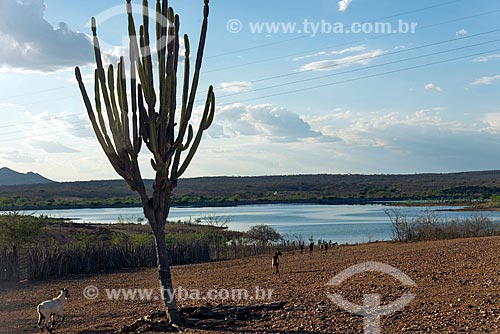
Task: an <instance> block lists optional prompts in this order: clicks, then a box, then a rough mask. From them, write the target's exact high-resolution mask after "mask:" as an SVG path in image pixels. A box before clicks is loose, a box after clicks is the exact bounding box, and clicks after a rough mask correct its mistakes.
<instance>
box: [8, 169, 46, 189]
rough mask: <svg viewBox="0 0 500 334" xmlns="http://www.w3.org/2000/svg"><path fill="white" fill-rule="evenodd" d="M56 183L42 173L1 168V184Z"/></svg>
mask: <svg viewBox="0 0 500 334" xmlns="http://www.w3.org/2000/svg"><path fill="white" fill-rule="evenodd" d="M47 183H54V181H52V180H49V179H47V178H45V177H43V176H41V175H40V174H37V173H33V172H28V173H26V174H24V173H19V172H16V171H15V170H12V169H10V168H7V167H3V168H0V186H13V185H29V184H47Z"/></svg>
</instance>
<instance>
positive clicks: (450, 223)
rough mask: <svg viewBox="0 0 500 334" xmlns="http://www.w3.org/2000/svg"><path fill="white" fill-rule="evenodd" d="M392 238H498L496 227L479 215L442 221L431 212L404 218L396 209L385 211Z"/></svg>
mask: <svg viewBox="0 0 500 334" xmlns="http://www.w3.org/2000/svg"><path fill="white" fill-rule="evenodd" d="M386 214H387V216H388V217H389V219H390V221H391V223H392V231H393V239H394V240H395V241H399V242H414V241H432V240H446V239H458V238H475V237H485V236H496V235H500V224H498V223H495V222H493V221H492V220H491V219H490V218H488V217H484V216H482V215H474V216H471V217H465V218H443V217H440V216H438V215H437V214H435V213H434V212H431V211H426V212H425V213H424V214H423V215H421V216H418V217H415V218H408V217H406V216H404V215H402V214H401V212H400V211H399V210H398V209H391V210H386Z"/></svg>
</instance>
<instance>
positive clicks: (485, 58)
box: [472, 54, 500, 63]
mask: <svg viewBox="0 0 500 334" xmlns="http://www.w3.org/2000/svg"><path fill="white" fill-rule="evenodd" d="M498 58H500V54H495V55H490V56H481V57H477V58H474V59H473V60H472V61H473V62H475V63H486V62H488V61H490V60H493V59H498Z"/></svg>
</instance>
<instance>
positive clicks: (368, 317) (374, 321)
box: [326, 262, 417, 334]
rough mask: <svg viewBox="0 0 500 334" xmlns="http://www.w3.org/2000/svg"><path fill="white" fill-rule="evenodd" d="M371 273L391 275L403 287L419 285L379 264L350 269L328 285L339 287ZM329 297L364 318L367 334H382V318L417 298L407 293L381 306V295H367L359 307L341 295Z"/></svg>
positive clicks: (390, 268) (392, 268)
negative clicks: (361, 275) (349, 280)
mask: <svg viewBox="0 0 500 334" xmlns="http://www.w3.org/2000/svg"><path fill="white" fill-rule="evenodd" d="M370 271H371V272H379V273H384V274H388V275H391V276H392V277H394V278H395V279H397V280H399V281H400V282H401V283H402V284H403V285H405V286H408V287H416V286H417V284H416V283H415V282H414V281H413V280H412V279H411V278H410V277H408V275H406V274H405V273H403V272H402V271H401V270H399V269H396V268H394V267H392V266H389V265H387V264H384V263H379V262H365V263H360V264H357V265H354V266H352V267H349V268H347V269H345V270H344V271H342V272H341V273H339V274H338V275H336V276H335V277H334V278H332V279H331V280H330V281H329V282H328V283H327V284H326V285H328V286H339V285H341V284H342V283H343V282H344V281H346V280H348V279H349V278H351V277H353V276H355V275H357V274H361V273H365V272H370ZM327 295H328V298H329V299H330V300H331V301H332V302H334V303H335V304H337V305H338V306H339V307H340V308H342V309H344V310H346V311H347V312H350V313H353V314H357V315H360V316H362V317H363V325H364V326H363V327H364V333H365V334H380V317H381V316H386V315H389V314H392V313H394V312H397V311H399V310H401V309H402V308H404V307H405V306H406V305H408V304H409V303H411V301H412V300H413V299H414V298H415V294H411V293H405V294H404V295H403V296H401V297H400V298H398V299H397V300H396V301H394V302H392V303H391V304H387V305H380V300H381V298H380V295H379V294H365V295H364V296H363V297H364V300H363V305H357V304H354V303H351V302H350V301H347V300H346V299H345V298H344V297H343V296H341V295H339V294H330V293H328V294H327Z"/></svg>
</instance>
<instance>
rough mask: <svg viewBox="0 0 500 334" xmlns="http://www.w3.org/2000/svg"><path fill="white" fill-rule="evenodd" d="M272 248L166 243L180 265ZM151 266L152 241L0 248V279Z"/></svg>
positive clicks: (153, 255)
mask: <svg viewBox="0 0 500 334" xmlns="http://www.w3.org/2000/svg"><path fill="white" fill-rule="evenodd" d="M275 248H276V246H256V245H207V244H203V243H191V244H181V245H179V244H176V245H171V246H169V256H170V263H171V264H172V265H179V264H192V263H201V262H209V261H220V260H230V259H236V258H243V257H247V256H254V255H260V254H267V253H270V252H273V251H274V250H275ZM280 248H283V247H280ZM154 266H156V248H155V246H154V245H153V244H151V245H132V244H119V245H110V244H95V245H88V246H74V245H73V246H57V247H43V246H40V245H35V246H31V247H29V248H28V249H25V250H20V251H15V250H8V249H3V250H0V281H20V280H21V281H22V280H43V279H47V278H52V277H63V276H66V275H76V274H93V273H99V272H110V271H114V270H118V269H123V268H139V267H154Z"/></svg>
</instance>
